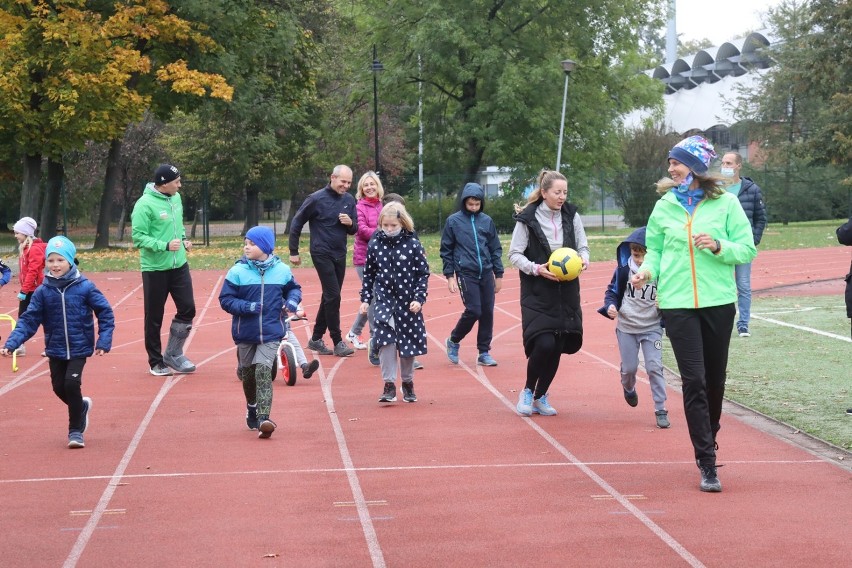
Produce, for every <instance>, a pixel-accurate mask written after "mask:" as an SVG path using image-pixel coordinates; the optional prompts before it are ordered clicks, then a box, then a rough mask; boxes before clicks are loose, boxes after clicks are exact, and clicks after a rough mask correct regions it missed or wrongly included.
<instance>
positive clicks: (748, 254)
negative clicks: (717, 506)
mask: <svg viewBox="0 0 852 568" xmlns="http://www.w3.org/2000/svg"><path fill="white" fill-rule="evenodd" d="M715 157H716V153H715V152H714V151H713V146H712V145H711V144H710V142H708V141H707V140H705V139H704V138H702V137H701V136H691V137H689V138H687V139H685V140H682V141H681V142H679V143H678V144H677V145H676V146H675V147H674V148H672V150H671V152H669V168H668V172H669V175H670V176H671V179H668V178H664V179H662V180H660V181H659V182H658V183H657V192H658V193H660V194H662V197H661V198H660V200H659V201H658V202H657V204H656V205H655V206H654V210H653V212H652V213H651V217H650V219H649V220H648V229H647V233H646V236H645V243H646V246H647V247H648V253H647V254H646V255H645V262H644V263H643V264H642V267H641V269H640V271H639V272H638V273H637V274H636V275H635V276H634V277H633V279H632V282H631V283H632V284H633V285H634V286H636V287H640V288H641V287H642V286H643V285H644V284H645V282H647V281H650V280H654V279H655V278H656V279H657V299H658V302H659V305H660V309H661V310H662V312H663V319H664V320H665V322H666V334H667V335H668V337H669V340H670V341H671V345H672V350H673V351H674V355H675V359H676V360H677V364H678V369H679V370H680V374H681V379H682V381H683V406H684V412H685V414H686V423H687V427H688V428H689V437H690V439H691V440H692V446H693V448H694V450H695V459H696V462H697V464H698V468H699V470H700V471H701V485H700V488H701V490H702V491H710V492H719V491H721V490H722V484H721V483H720V482H719V478H718V476H717V473H716V448H717V447H718V446H717V445H716V434H717V432H718V431H719V427H720V426H719V420H720V418H721V415H722V398H723V396H724V394H725V378H726V377H725V375H726V371H727V366H728V347H729V344H730V341H731V330H732V329H733V326H734V316H735V314H736V302H737V286H736V281H735V280H734V266H735V265H737V264H744V263H747V262H751V261H752V259H754V257H755V256H756V255H757V249H756V248H755V246H754V238H753V237H752V232H751V225H750V224H749V222H748V218H746V215H745V213H744V212H743V208H742V206H741V205H740V203H739V201H738V200H737V198H736V197H735V196H734V195H732V194H730V193H727V192H725V190H724V189H722V186H721V185H720V184H721V183H724V181H723V179H722V178H721V177H717V176H714V175H709V174H708V168H709V165H710V163H711V162H712V161H713V159H714V158H715Z"/></svg>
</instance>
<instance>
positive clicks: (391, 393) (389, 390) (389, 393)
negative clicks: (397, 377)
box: [379, 382, 396, 402]
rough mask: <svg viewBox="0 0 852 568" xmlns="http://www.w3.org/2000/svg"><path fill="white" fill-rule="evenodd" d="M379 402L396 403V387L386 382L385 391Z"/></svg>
mask: <svg viewBox="0 0 852 568" xmlns="http://www.w3.org/2000/svg"><path fill="white" fill-rule="evenodd" d="M379 402H396V385H395V384H393V383H388V382H385V390H384V392H382V396H380V397H379Z"/></svg>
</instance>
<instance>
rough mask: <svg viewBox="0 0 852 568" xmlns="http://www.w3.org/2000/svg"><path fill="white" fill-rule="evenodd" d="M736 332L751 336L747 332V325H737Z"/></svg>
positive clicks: (742, 335)
mask: <svg viewBox="0 0 852 568" xmlns="http://www.w3.org/2000/svg"><path fill="white" fill-rule="evenodd" d="M737 333H738V334H739V335H740V337H751V334H750V333H749V332H748V326H747V325H740V326H737Z"/></svg>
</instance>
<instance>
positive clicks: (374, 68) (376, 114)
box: [370, 43, 385, 177]
mask: <svg viewBox="0 0 852 568" xmlns="http://www.w3.org/2000/svg"><path fill="white" fill-rule="evenodd" d="M384 69H385V68H384V66H383V65H382V64H381V62H380V61H379V60H378V59H377V58H376V44H375V43H374V44H373V64H372V65H371V66H370V70H371V71H372V72H373V137H374V138H373V142H374V143H375V147H376V163H375V166H376V174H378V175H379V177H381V175H382V172H381V165H380V164H379V86H378V81H377V76H378V74H379V72H380V71H384Z"/></svg>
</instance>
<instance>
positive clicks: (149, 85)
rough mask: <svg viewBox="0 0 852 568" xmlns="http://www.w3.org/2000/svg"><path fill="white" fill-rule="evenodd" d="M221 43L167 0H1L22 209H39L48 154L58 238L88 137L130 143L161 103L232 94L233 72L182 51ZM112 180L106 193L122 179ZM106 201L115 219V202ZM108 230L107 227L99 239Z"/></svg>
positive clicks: (7, 120)
mask: <svg viewBox="0 0 852 568" xmlns="http://www.w3.org/2000/svg"><path fill="white" fill-rule="evenodd" d="M216 49H217V45H216V44H215V42H213V41H212V40H211V39H210V38H208V37H207V36H205V35H204V34H203V30H202V29H200V27H199V26H197V25H195V24H193V23H192V22H189V21H187V20H184V19H182V18H180V17H179V16H178V15H176V14H175V13H174V12H173V10H172V7H171V6H170V4H169V3H167V2H164V1H161V0H147V1H124V2H86V1H84V0H58V1H52V2H47V1H43V0H41V1H33V0H2V1H0V139H2V140H3V142H4V143H5V144H6V145H8V147H10V148H11V149H12V150H13V151H14V152H16V153H18V154H20V155H22V156H24V160H23V164H24V172H23V180H24V183H23V190H22V196H21V207H20V214H21V215H22V216H23V215H29V216H39V215H38V211H37V208H38V199H39V181H40V178H41V164H42V158H47V163H48V170H47V180H48V181H47V186H48V193H47V197H46V200H45V204H44V206H43V207H42V214H41V215H40V217H41V226H42V229H43V231H42V235H43V236H44V237H50V236H51V235H52V234H53V231H54V227H55V225H56V217H57V210H58V200H59V189H60V188H61V186H62V179H63V177H64V170H63V166H62V159H63V154H64V153H65V152H68V151H70V150H77V149H81V148H82V147H83V145H84V144H85V143H86V141H96V142H110V143H112V144H113V145H115V144H120V140H121V137H122V134H123V133H124V131H125V129H126V128H127V127H128V125H130V124H132V123H134V122H137V121H139V120H140V119H141V118H142V116H143V114H144V112H145V111H146V110H147V109H149V108H151V107H152V103H156V104H157V105H159V107H160V108H161V109H163V108H165V109H167V108H169V107H170V106H174V105H177V104H179V102H180V100H181V99H180V97H181V96H192V97H213V98H218V99H223V100H229V99H231V97H232V96H233V89H232V88H231V87H230V86H229V85H228V84H227V82H226V80H225V79H224V77H222V76H221V75H219V74H215V73H205V72H202V71H198V70H195V69H192V68H191V67H190V66H189V65H188V63H187V60H186V58H185V57H181V56H180V54H181V52H182V51H183V52H185V53H193V52H199V53H205V52H213V51H215V50H216ZM110 155H111V156H112V155H113V152H112V151H111V152H110ZM107 172H110V167H109V166H108V167H107ZM106 178H107V179H106V183H105V189H104V192H105V194H106V193H107V192H110V191H111V190H112V185H113V183H114V181H113V180H110V175H109V173H108V174H107V176H106ZM103 201H106V203H107V205H106V206H104V203H103V202H102V211H101V216H102V217H103V218H104V219H103V220H104V222H105V223H106V226H107V227H108V222H109V218H110V212H109V203H111V200H110V199H104V200H103ZM100 225H101V223H100V222H99V226H100ZM108 238H109V237H108V231H105V232H103V238H101V239H99V242H98V243H96V245H99V246H105V245H106V244H108Z"/></svg>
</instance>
